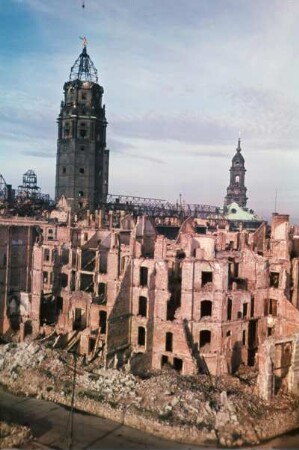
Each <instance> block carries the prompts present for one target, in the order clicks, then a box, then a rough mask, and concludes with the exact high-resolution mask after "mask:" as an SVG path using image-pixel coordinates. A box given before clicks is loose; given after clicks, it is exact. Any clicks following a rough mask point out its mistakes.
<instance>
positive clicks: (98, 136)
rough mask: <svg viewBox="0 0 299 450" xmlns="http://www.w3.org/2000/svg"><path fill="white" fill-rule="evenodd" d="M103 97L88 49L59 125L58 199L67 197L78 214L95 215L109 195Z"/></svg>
mask: <svg viewBox="0 0 299 450" xmlns="http://www.w3.org/2000/svg"><path fill="white" fill-rule="evenodd" d="M103 93H104V89H103V87H102V86H100V85H99V84H98V76H97V71H96V69H95V67H94V65H93V63H92V61H91V59H90V57H89V55H88V54H87V50H86V46H85V47H84V48H83V51H82V53H81V54H80V56H79V58H78V59H77V61H76V62H75V64H74V66H73V67H72V69H71V74H70V79H69V81H68V82H66V83H65V85H64V100H63V101H62V102H61V108H60V114H59V117H58V121H57V122H58V141H57V162H56V199H59V198H60V197H61V196H62V195H64V196H65V197H66V198H67V199H68V201H69V202H70V203H71V204H72V206H73V208H74V209H75V210H79V209H83V208H89V209H90V210H92V211H93V210H94V209H96V208H97V207H98V206H99V205H100V203H101V202H103V201H105V199H106V196H107V193H108V170H109V150H107V148H106V127H107V121H106V115H105V105H103V104H102V97H103Z"/></svg>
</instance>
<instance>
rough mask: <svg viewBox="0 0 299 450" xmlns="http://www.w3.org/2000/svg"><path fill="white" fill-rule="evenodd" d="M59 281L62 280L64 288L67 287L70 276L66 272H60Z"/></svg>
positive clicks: (61, 283)
mask: <svg viewBox="0 0 299 450" xmlns="http://www.w3.org/2000/svg"><path fill="white" fill-rule="evenodd" d="M59 281H60V286H61V287H62V288H66V287H67V285H68V276H67V274H66V273H60V274H59Z"/></svg>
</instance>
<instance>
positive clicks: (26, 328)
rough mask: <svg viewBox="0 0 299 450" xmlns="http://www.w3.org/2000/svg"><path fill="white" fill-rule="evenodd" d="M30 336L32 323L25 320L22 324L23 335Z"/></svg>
mask: <svg viewBox="0 0 299 450" xmlns="http://www.w3.org/2000/svg"><path fill="white" fill-rule="evenodd" d="M30 334H32V322H31V320H27V321H26V322H25V324H24V335H25V336H28V335H30Z"/></svg>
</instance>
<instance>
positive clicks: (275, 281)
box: [270, 272, 279, 288]
mask: <svg viewBox="0 0 299 450" xmlns="http://www.w3.org/2000/svg"><path fill="white" fill-rule="evenodd" d="M278 285H279V272H270V287H274V288H278Z"/></svg>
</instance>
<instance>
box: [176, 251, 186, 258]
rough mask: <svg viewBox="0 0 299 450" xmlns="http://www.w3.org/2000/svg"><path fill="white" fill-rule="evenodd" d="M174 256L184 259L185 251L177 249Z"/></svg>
mask: <svg viewBox="0 0 299 450" xmlns="http://www.w3.org/2000/svg"><path fill="white" fill-rule="evenodd" d="M176 258H178V259H184V258H186V253H185V252H184V251H183V250H178V251H177V252H176Z"/></svg>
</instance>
